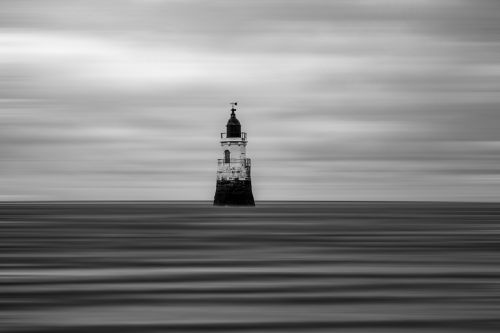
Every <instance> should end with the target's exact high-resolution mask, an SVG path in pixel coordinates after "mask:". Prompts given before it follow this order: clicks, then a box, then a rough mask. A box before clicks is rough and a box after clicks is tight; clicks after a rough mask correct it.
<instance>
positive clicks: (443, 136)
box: [0, 0, 500, 201]
mask: <svg viewBox="0 0 500 333" xmlns="http://www.w3.org/2000/svg"><path fill="white" fill-rule="evenodd" d="M499 22H500V3H498V1H495V0H491V1H488V0H479V1H474V2H470V1H461V0H446V1H439V2H437V1H428V0H419V1H415V0H412V1H409V0H408V1H390V0H380V1H362V0H359V1H319V0H313V1H304V0H300V1H299V0H294V1H284V0H272V1H260V0H257V1H255V0H254V1H249V0H232V1H222V0H218V1H210V2H206V1H199V0H189V1H174V0H168V1H161V0H155V1H152V0H149V1H146V0H144V1H122V0H120V1H117V0H110V1H106V2H102V1H92V0H91V1H88V0H86V1H79V0H75V1H63V0H47V1H43V2H42V1H33V0H15V1H8V0H7V1H3V2H2V11H1V12H0V73H2V74H1V77H0V142H1V144H0V182H1V183H2V184H3V185H2V187H1V190H0V200H18V199H20V200H22V199H26V200H32V199H33V200H36V199H55V200H61V199H210V198H211V197H212V195H213V192H214V187H215V168H216V165H215V160H216V158H218V157H219V156H218V155H219V147H218V141H217V140H218V135H219V132H220V131H222V130H223V129H224V125H225V122H226V121H227V117H228V116H229V112H228V106H229V105H228V102H230V101H233V100H237V101H239V102H240V105H241V108H240V110H239V111H238V117H239V119H240V120H241V122H242V124H243V127H244V130H246V131H247V132H248V133H249V146H248V152H249V155H250V157H252V158H253V179H254V180H253V182H254V186H255V195H256V198H257V199H260V200H266V199H267V200H290V199H291V200H303V199H306V200H399V199H404V200H473V201H497V200H498V199H497V198H498V195H499V194H500V193H499V192H500V187H499V185H500V184H499V182H500V172H499V171H500V170H499V169H500V168H499V167H498V165H500V164H499V162H500V161H499V159H500V158H499V156H500V154H499V152H500V145H499V142H500V134H498V133H499V131H498V129H497V127H498V124H499V123H500V113H499V106H500V94H499V92H500V91H499V90H500V60H499V57H498V55H499V54H500V40H499V39H498V36H500V23H499Z"/></svg>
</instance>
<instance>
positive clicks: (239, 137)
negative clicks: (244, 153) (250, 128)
mask: <svg viewBox="0 0 500 333" xmlns="http://www.w3.org/2000/svg"><path fill="white" fill-rule="evenodd" d="M220 138H221V139H242V140H243V141H246V140H247V134H246V133H245V132H241V135H240V136H237V137H230V138H228V137H227V133H221V134H220Z"/></svg>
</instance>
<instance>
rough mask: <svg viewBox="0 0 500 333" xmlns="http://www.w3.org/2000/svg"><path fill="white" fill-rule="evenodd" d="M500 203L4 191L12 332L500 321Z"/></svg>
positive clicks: (0, 257)
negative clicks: (15, 197) (216, 199)
mask: <svg viewBox="0 0 500 333" xmlns="http://www.w3.org/2000/svg"><path fill="white" fill-rule="evenodd" d="M499 217H500V204H477V203H469V204H462V203H368V202H355V203H352V202H335V203H331V202H315V203H310V202H309V203H301V202H286V203H272V202H269V203H262V202H260V203H257V207H255V208H222V207H212V206H211V205H210V203H208V202H186V203H179V202H176V203H172V202H167V203H165V202H116V203H114V202H107V203H95V202H88V203H1V204H0V247H1V252H0V264H1V267H0V306H1V310H0V324H1V325H0V328H2V329H3V330H4V331H9V332H172V331H173V332H177V331H182V332H204V331H211V332H218V331H225V332H233V331H234V332H239V331H244V332H290V331H293V332H331V331H335V332H423V331H425V332H498V331H500V279H499V278H500V242H499V239H500V238H499V236H500V219H499Z"/></svg>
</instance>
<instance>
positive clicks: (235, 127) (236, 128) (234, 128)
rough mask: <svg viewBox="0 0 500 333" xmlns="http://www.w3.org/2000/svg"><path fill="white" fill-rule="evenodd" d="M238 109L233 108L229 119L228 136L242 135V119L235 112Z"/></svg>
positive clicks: (237, 136)
mask: <svg viewBox="0 0 500 333" xmlns="http://www.w3.org/2000/svg"><path fill="white" fill-rule="evenodd" d="M235 111H236V109H235V108H234V107H233V108H231V118H229V120H228V121H227V125H226V132H227V137H228V138H239V137H241V124H240V121H239V120H238V119H237V118H236V114H235V113H234V112H235Z"/></svg>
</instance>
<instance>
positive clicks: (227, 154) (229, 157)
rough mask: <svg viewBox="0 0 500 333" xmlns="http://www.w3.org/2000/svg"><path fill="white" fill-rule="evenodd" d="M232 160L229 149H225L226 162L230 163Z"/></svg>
mask: <svg viewBox="0 0 500 333" xmlns="http://www.w3.org/2000/svg"><path fill="white" fill-rule="evenodd" d="M230 161H231V153H230V152H229V150H225V151H224V163H229V162H230Z"/></svg>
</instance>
